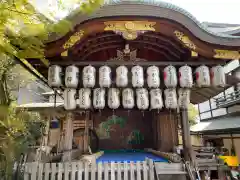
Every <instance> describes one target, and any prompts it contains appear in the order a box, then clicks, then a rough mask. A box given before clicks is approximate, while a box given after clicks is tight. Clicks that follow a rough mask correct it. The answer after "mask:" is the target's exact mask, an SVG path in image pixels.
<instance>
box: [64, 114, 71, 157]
mask: <svg viewBox="0 0 240 180" xmlns="http://www.w3.org/2000/svg"><path fill="white" fill-rule="evenodd" d="M72 143H73V114H72V113H71V112H68V113H67V115H66V130H65V138H64V150H65V152H64V155H63V161H71V160H72V152H71V150H72Z"/></svg>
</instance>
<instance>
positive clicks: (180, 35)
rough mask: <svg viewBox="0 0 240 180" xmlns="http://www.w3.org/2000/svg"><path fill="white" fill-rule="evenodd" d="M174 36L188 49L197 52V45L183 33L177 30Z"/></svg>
mask: <svg viewBox="0 0 240 180" xmlns="http://www.w3.org/2000/svg"><path fill="white" fill-rule="evenodd" d="M174 34H175V36H176V37H177V38H178V39H179V40H180V41H181V42H182V43H183V44H184V45H185V46H186V47H188V48H189V49H191V50H194V51H195V50H196V45H195V44H194V43H193V42H192V41H191V40H190V38H189V37H188V36H186V35H185V34H184V33H183V32H180V31H177V30H176V31H174Z"/></svg>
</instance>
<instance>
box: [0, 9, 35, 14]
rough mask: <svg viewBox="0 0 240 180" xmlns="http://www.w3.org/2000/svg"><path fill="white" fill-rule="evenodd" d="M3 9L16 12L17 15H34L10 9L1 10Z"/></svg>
mask: <svg viewBox="0 0 240 180" xmlns="http://www.w3.org/2000/svg"><path fill="white" fill-rule="evenodd" d="M3 9H7V10H9V11H12V12H16V13H19V14H25V15H34V14H32V13H26V12H21V11H18V10H15V9H10V8H3Z"/></svg>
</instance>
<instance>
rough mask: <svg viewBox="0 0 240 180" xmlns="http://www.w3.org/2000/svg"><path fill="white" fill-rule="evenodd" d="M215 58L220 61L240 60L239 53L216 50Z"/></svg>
mask: <svg viewBox="0 0 240 180" xmlns="http://www.w3.org/2000/svg"><path fill="white" fill-rule="evenodd" d="M214 53H215V54H214V56H213V57H214V58H219V59H240V52H239V51H229V50H219V49H214Z"/></svg>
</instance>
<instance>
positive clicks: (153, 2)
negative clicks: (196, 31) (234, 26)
mask: <svg viewBox="0 0 240 180" xmlns="http://www.w3.org/2000/svg"><path fill="white" fill-rule="evenodd" d="M122 3H131V4H143V5H153V6H158V7H161V8H166V9H170V10H173V11H176V12H179V13H181V14H183V15H185V16H187V17H188V18H190V19H191V20H192V21H193V22H194V23H195V24H196V25H197V26H199V27H200V28H201V29H203V30H205V31H206V32H208V33H210V34H212V35H216V36H220V37H226V38H240V37H238V36H232V35H229V34H224V33H216V32H213V31H211V30H209V29H208V27H207V26H205V25H204V24H202V23H200V22H199V21H198V20H197V19H196V18H195V17H194V16H193V15H192V14H191V13H189V12H188V11H186V10H185V9H183V8H181V7H179V6H177V5H174V4H172V3H168V2H165V1H159V0H158V1H156V0H150V1H149V0H140V1H129V0H127V1H125V0H111V1H108V2H105V3H104V5H103V6H108V5H117V4H122ZM239 30H240V29H239Z"/></svg>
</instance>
